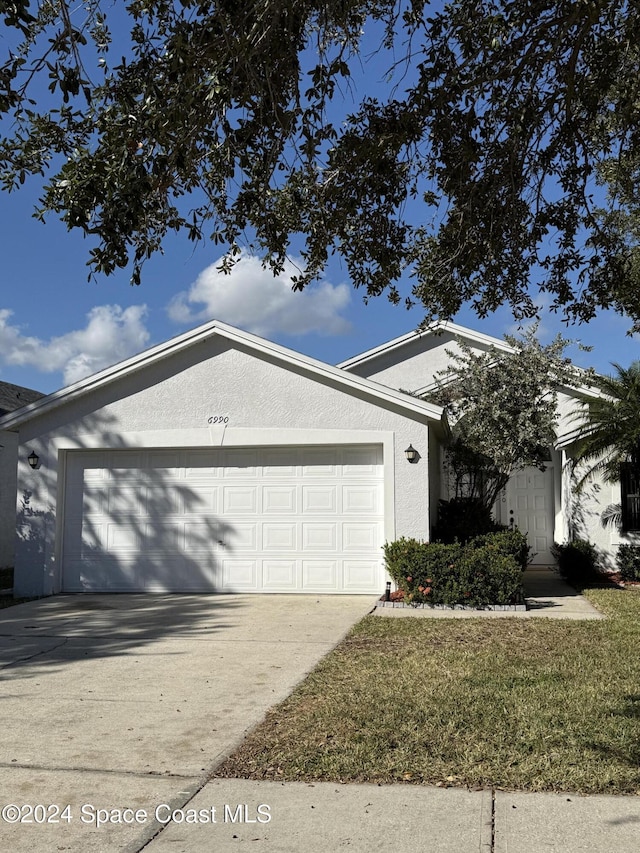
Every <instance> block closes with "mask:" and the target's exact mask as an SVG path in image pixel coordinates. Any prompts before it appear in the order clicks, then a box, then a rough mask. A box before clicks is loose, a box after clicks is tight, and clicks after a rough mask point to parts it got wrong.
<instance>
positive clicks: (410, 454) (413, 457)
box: [404, 444, 420, 464]
mask: <svg viewBox="0 0 640 853" xmlns="http://www.w3.org/2000/svg"><path fill="white" fill-rule="evenodd" d="M404 455H405V456H406V457H407V459H408V460H409V462H411V463H412V464H413V463H414V462H417V461H418V457H419V455H420V454H419V453H418V451H417V450H416V449H415V447H414V446H413V445H412V444H410V445H409V447H407V449H406V450H405V452H404Z"/></svg>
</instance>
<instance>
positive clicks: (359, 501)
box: [342, 486, 380, 513]
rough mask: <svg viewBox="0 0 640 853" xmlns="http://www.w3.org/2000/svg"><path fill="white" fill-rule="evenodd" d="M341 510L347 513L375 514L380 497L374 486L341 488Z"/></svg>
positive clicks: (378, 506) (377, 510) (378, 508)
mask: <svg viewBox="0 0 640 853" xmlns="http://www.w3.org/2000/svg"><path fill="white" fill-rule="evenodd" d="M342 510H343V512H349V513H363V512H364V513H377V512H379V510H380V495H379V493H378V488H377V487H376V486H343V487H342Z"/></svg>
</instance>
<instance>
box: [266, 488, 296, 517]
mask: <svg viewBox="0 0 640 853" xmlns="http://www.w3.org/2000/svg"><path fill="white" fill-rule="evenodd" d="M297 505H298V500H297V488H296V486H264V487H263V488H262V511H263V512H265V513H279V514H284V515H292V514H295V513H296V512H297V511H298V506H297Z"/></svg>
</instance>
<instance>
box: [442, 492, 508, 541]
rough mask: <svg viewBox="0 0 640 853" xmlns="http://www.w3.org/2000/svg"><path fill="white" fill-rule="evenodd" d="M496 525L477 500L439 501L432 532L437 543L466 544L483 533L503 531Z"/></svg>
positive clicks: (454, 499)
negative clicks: (436, 520) (436, 521)
mask: <svg viewBox="0 0 640 853" xmlns="http://www.w3.org/2000/svg"><path fill="white" fill-rule="evenodd" d="M505 529H506V528H505V527H504V526H503V525H500V524H496V522H495V521H494V520H493V517H492V515H491V510H490V509H488V508H487V507H486V506H485V505H484V504H483V503H482V501H480V500H478V499H477V498H452V499H451V500H450V501H442V500H441V501H440V503H439V505H438V523H437V524H436V526H435V528H434V531H433V538H434V540H435V541H437V542H445V543H447V544H450V543H452V542H468V541H469V540H470V539H473V538H474V537H476V536H480V535H481V534H483V533H494V532H495V531H497V530H505Z"/></svg>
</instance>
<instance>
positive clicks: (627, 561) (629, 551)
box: [616, 545, 640, 581]
mask: <svg viewBox="0 0 640 853" xmlns="http://www.w3.org/2000/svg"><path fill="white" fill-rule="evenodd" d="M616 565H617V568H618V571H619V572H620V576H621V578H622V580H623V581H640V545H620V547H619V548H618V554H617V556H616Z"/></svg>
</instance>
